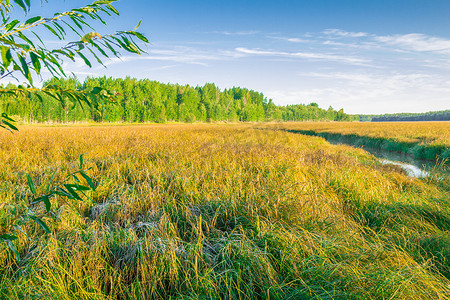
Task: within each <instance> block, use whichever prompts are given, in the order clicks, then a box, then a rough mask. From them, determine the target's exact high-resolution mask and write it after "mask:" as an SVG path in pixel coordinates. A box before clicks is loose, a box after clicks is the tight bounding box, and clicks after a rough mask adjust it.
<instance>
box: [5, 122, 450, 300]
mask: <svg viewBox="0 0 450 300" xmlns="http://www.w3.org/2000/svg"><path fill="white" fill-rule="evenodd" d="M314 125H315V126H319V124H317V123H315V124H313V125H309V124H308V125H307V126H308V128H309V129H308V130H312V129H311V128H312V126H314ZM271 126H272V127H271ZM277 126H278V125H277ZM283 126H286V128H287V129H292V130H293V129H295V128H297V127H295V126H300V125H283ZM301 126H306V125H301ZM320 126H323V128H325V127H326V126H330V127H332V126H333V125H332V124H323V125H320ZM352 126H353V125H352ZM355 126H356V125H355ZM358 126H359V125H358ZM362 126H365V125H362ZM382 126H384V125H382ZM261 127H262V126H261V125H252V124H243V125H225V124H223V125H214V124H201V125H146V126H120V127H113V126H108V127H102V126H95V127H64V128H62V127H61V128H59V127H22V128H20V132H19V133H15V134H14V135H12V134H10V133H8V132H6V131H0V206H2V208H1V211H0V234H3V233H5V232H10V231H11V230H13V231H14V228H12V227H11V225H12V221H13V218H14V216H15V214H18V213H19V212H21V211H23V210H25V207H26V203H27V201H28V199H30V197H31V192H30V191H29V189H28V187H27V180H26V178H25V174H26V173H29V174H30V175H31V177H32V178H33V179H34V180H35V183H36V186H37V193H42V192H43V191H44V189H45V188H46V185H47V184H48V182H49V181H50V180H51V178H52V174H54V173H55V172H56V175H55V177H54V181H55V182H59V181H62V180H63V179H64V176H65V174H67V173H69V172H72V171H74V170H76V169H77V166H78V157H79V155H80V154H84V160H85V164H86V165H87V166H88V167H92V170H91V171H90V175H91V176H93V177H94V178H96V179H98V180H99V182H98V187H97V189H96V191H94V192H91V194H90V200H86V201H83V202H73V203H72V207H70V206H69V205H66V204H64V203H63V199H62V198H54V199H53V200H52V201H53V202H54V205H55V207H56V204H57V203H59V206H58V209H56V210H55V217H54V218H50V217H46V218H45V220H46V222H47V223H48V224H49V225H51V226H50V228H51V231H52V232H51V234H44V232H43V230H42V228H41V227H39V226H37V225H36V224H35V223H29V224H28V225H27V227H26V228H24V231H25V232H26V233H27V234H28V235H29V236H30V237H31V240H28V239H27V238H26V237H25V235H24V234H21V233H20V232H16V233H17V234H18V236H19V239H18V240H16V241H14V242H15V245H16V246H17V248H18V250H19V252H20V254H21V257H22V261H21V262H20V263H17V262H16V261H15V260H14V255H13V254H12V253H11V252H10V251H9V250H8V249H7V247H6V246H5V245H3V244H2V245H0V299H170V298H172V299H175V298H176V299H415V300H418V299H450V280H449V278H450V261H449V258H450V235H449V230H450V206H449V201H448V200H449V195H450V184H449V183H450V181H449V178H448V177H446V176H443V175H439V176H431V177H429V178H427V179H414V178H409V177H407V176H406V175H405V174H404V173H403V172H402V171H401V170H400V169H399V168H396V167H393V166H386V165H381V164H380V163H378V161H377V160H376V159H375V158H374V157H373V156H370V155H369V154H367V153H366V152H364V151H363V150H361V149H355V148H351V147H347V146H333V145H330V144H329V143H327V142H326V141H324V140H323V139H322V138H317V137H312V136H305V135H301V134H298V133H294V132H288V131H286V130H278V129H280V128H279V127H276V126H275V125H270V126H268V127H266V126H264V127H265V130H261ZM302 128H303V127H302ZM276 129H277V130H276ZM302 130H303V129H302ZM374 134H376V132H375V133H374ZM380 134H381V133H380ZM383 134H384V133H383ZM405 137H406V138H407V139H412V138H413V137H410V136H406V135H405ZM431 137H433V138H434V140H433V141H431V140H430V141H431V143H434V141H436V143H444V144H445V145H448V143H449V140H448V133H447V134H444V135H442V136H441V135H440V134H436V133H435V134H433V135H431V133H430V138H431Z"/></svg>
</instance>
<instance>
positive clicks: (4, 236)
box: [0, 234, 17, 241]
mask: <svg viewBox="0 0 450 300" xmlns="http://www.w3.org/2000/svg"><path fill="white" fill-rule="evenodd" d="M0 240H2V241H14V240H17V236H15V235H9V234H2V235H0Z"/></svg>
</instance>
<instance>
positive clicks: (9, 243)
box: [6, 240, 20, 261]
mask: <svg viewBox="0 0 450 300" xmlns="http://www.w3.org/2000/svg"><path fill="white" fill-rule="evenodd" d="M6 244H7V245H8V247H9V249H10V250H11V251H12V252H13V253H14V256H15V258H16V260H17V261H20V254H19V251H17V248H16V246H14V244H13V242H11V241H10V240H6Z"/></svg>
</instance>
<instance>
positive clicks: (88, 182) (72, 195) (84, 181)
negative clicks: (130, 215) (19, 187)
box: [0, 155, 97, 261]
mask: <svg viewBox="0 0 450 300" xmlns="http://www.w3.org/2000/svg"><path fill="white" fill-rule="evenodd" d="M79 161H80V165H79V169H78V170H77V171H76V172H73V173H71V174H69V175H67V176H66V180H65V181H64V182H62V183H60V184H57V185H54V184H53V178H54V177H55V173H54V174H53V176H52V179H51V180H50V183H49V184H48V185H47V188H46V191H45V193H43V194H41V195H39V194H38V193H37V189H36V186H35V184H34V182H33V179H32V178H31V176H30V175H28V174H27V176H26V177H27V182H28V187H29V189H30V191H31V193H32V194H33V197H32V198H31V200H30V201H29V205H28V206H27V207H26V208H25V211H26V212H24V213H21V212H19V210H20V208H19V207H17V206H13V205H10V206H9V207H7V208H6V209H8V208H9V209H10V210H11V211H12V215H14V217H13V219H12V222H11V224H10V225H9V228H7V230H6V231H7V232H9V233H5V234H1V235H0V241H1V242H5V243H6V245H7V246H8V248H9V249H10V250H11V251H12V252H13V253H14V256H15V259H16V261H20V254H19V251H18V250H17V248H16V246H15V245H14V243H13V241H15V240H17V239H18V238H19V237H18V234H20V233H21V234H23V235H24V236H25V237H26V238H27V239H28V240H31V239H30V238H29V237H28V235H27V233H26V230H25V229H24V226H25V225H26V224H27V223H29V222H30V221H32V222H35V223H36V224H37V225H38V226H39V227H41V228H42V229H43V231H44V232H45V233H47V234H49V233H51V230H50V228H49V226H48V225H47V223H46V222H45V221H44V217H53V218H56V214H55V212H54V210H52V202H51V199H52V198H53V197H55V196H60V199H62V200H64V201H65V202H66V204H68V205H69V206H70V207H72V206H71V203H70V202H67V201H66V200H65V199H68V200H69V201H83V200H85V199H89V198H90V197H89V195H88V194H87V192H89V191H95V189H96V187H97V183H96V182H95V180H94V179H92V178H91V177H90V176H89V175H88V171H89V170H90V169H91V168H88V169H84V163H83V155H80V159H79ZM41 203H43V204H44V207H45V210H44V212H42V209H41V208H40V205H39V204H41ZM3 206H6V204H4V203H3V204H1V205H0V208H2V209H3Z"/></svg>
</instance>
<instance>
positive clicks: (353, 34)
mask: <svg viewBox="0 0 450 300" xmlns="http://www.w3.org/2000/svg"><path fill="white" fill-rule="evenodd" d="M323 33H325V34H326V35H331V36H336V37H349V38H359V37H365V36H367V35H368V33H366V32H350V31H344V30H341V29H327V30H325V31H324V32H323Z"/></svg>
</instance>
